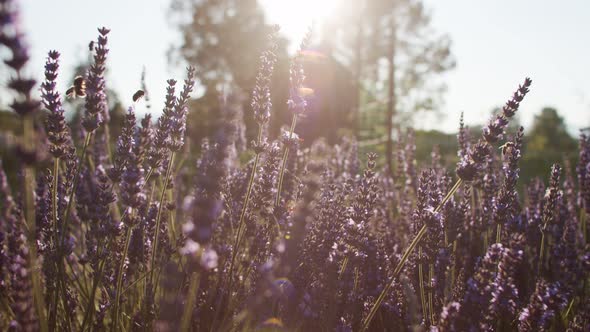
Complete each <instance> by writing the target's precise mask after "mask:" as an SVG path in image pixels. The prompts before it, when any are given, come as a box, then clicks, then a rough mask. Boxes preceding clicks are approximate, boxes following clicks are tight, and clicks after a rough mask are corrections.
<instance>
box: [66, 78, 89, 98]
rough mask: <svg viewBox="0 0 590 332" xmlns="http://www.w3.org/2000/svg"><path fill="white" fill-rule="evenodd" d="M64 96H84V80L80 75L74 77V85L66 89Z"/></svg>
mask: <svg viewBox="0 0 590 332" xmlns="http://www.w3.org/2000/svg"><path fill="white" fill-rule="evenodd" d="M66 96H67V97H70V98H76V97H86V81H85V80H84V77H82V76H76V78H74V85H72V86H71V87H69V88H68V89H67V90H66Z"/></svg>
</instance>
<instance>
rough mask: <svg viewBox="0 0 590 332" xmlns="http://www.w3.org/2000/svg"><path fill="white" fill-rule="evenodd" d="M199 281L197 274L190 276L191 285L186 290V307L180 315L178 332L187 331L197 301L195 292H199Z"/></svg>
mask: <svg viewBox="0 0 590 332" xmlns="http://www.w3.org/2000/svg"><path fill="white" fill-rule="evenodd" d="M200 280H201V279H200V274H199V273H198V272H193V273H192V275H191V284H190V287H189V290H188V298H187V300H186V305H185V307H184V312H183V314H182V320H181V324H180V331H183V332H184V331H189V327H190V323H191V319H192V315H193V307H194V306H195V303H196V300H197V292H198V291H199V282H200Z"/></svg>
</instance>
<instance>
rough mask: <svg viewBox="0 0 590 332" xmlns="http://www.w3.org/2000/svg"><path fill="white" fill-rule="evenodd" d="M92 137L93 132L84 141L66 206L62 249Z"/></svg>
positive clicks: (61, 238)
mask: <svg viewBox="0 0 590 332" xmlns="http://www.w3.org/2000/svg"><path fill="white" fill-rule="evenodd" d="M91 137H92V132H88V133H86V138H85V139H84V145H83V146H82V154H81V155H80V164H79V165H78V167H77V169H76V174H75V175H74V182H73V184H72V191H71V192H70V195H69V197H68V204H67V205H66V211H65V213H64V218H63V221H62V225H61V234H60V247H61V242H62V241H63V236H64V234H63V233H64V232H65V230H66V229H67V223H68V220H69V217H70V211H71V209H72V202H73V201H74V194H75V193H76V189H77V188H78V180H79V178H80V171H81V170H82V164H83V163H84V159H85V158H86V150H87V149H88V145H90V139H91Z"/></svg>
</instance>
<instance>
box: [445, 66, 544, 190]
mask: <svg viewBox="0 0 590 332" xmlns="http://www.w3.org/2000/svg"><path fill="white" fill-rule="evenodd" d="M531 84H532V80H531V79H530V78H528V77H527V78H526V79H525V80H524V83H523V85H519V87H518V90H517V91H516V92H515V93H514V95H513V96H512V99H510V100H508V102H506V105H505V106H504V107H503V108H502V114H498V115H497V116H496V117H495V119H493V120H491V121H490V123H489V124H488V125H487V126H486V127H485V128H484V129H483V135H482V138H481V139H480V140H479V141H478V142H477V144H476V145H475V146H473V147H472V148H471V149H469V151H468V153H467V154H466V155H463V156H462V157H461V159H460V160H459V163H457V169H456V172H457V175H458V176H459V177H460V178H461V179H462V180H463V181H473V180H474V179H475V177H476V176H477V174H478V173H479V171H481V169H482V168H483V166H484V163H485V162H486V161H487V157H488V156H489V155H490V153H491V151H490V149H491V146H490V144H493V143H495V142H497V141H498V140H500V138H502V136H503V134H504V129H505V128H506V126H507V125H508V122H509V119H510V118H511V117H512V116H514V114H515V113H516V111H517V110H518V107H519V105H520V102H521V101H522V100H523V98H524V96H525V95H526V94H527V93H528V91H529V87H530V85H531Z"/></svg>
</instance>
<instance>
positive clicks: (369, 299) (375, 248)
mask: <svg viewBox="0 0 590 332" xmlns="http://www.w3.org/2000/svg"><path fill="white" fill-rule="evenodd" d="M19 10H21V7H20V6H18V4H17V1H15V0H0V57H1V58H2V60H3V63H4V65H3V67H2V68H3V71H2V75H3V76H4V77H5V79H6V82H7V83H6V86H3V87H2V89H4V90H6V91H5V92H6V94H7V95H8V96H9V100H8V101H7V105H8V107H9V108H10V110H11V112H12V114H15V116H14V118H10V119H13V122H10V123H11V124H10V125H9V126H10V129H11V131H9V132H5V133H3V135H2V136H1V140H0V144H2V145H3V149H5V150H6V151H9V152H8V153H7V154H4V155H3V159H2V160H0V166H3V167H0V330H2V331H43V332H46V331H163V332H165V331H339V332H345V331H441V332H443V331H555V332H557V331H580V332H582V331H590V245H589V244H588V243H589V242H588V236H589V235H590V232H589V231H588V227H587V223H588V219H589V215H590V138H589V137H588V136H586V135H585V134H583V133H581V134H580V135H579V141H578V145H577V148H576V147H574V149H575V153H576V155H575V156H565V155H564V156H559V157H558V159H557V160H551V159H549V158H546V159H544V160H545V161H547V160H550V162H551V163H552V164H553V166H552V167H547V168H546V169H543V174H544V176H543V177H542V178H538V177H534V178H532V179H531V180H530V181H526V182H525V181H523V179H522V176H521V174H522V173H523V172H526V171H527V169H521V168H522V159H523V158H525V157H526V153H527V149H526V148H525V145H526V144H525V142H526V135H525V130H524V128H523V127H521V126H513V125H512V124H513V123H514V122H513V121H516V120H514V119H515V117H516V116H517V115H518V114H520V113H519V108H521V105H523V106H524V105H526V103H527V96H528V94H529V93H532V91H534V89H535V83H536V81H533V80H532V79H531V78H528V77H526V78H525V77H523V78H522V81H520V82H507V84H508V85H509V88H513V93H512V94H511V95H508V96H506V99H505V100H499V101H498V103H499V104H501V103H502V102H504V104H503V106H502V107H501V108H500V109H499V111H498V112H496V113H495V115H494V116H493V117H492V118H491V119H490V120H489V121H488V122H487V123H486V124H485V125H484V126H483V128H482V130H481V131H479V130H476V131H474V130H470V129H469V128H468V127H467V125H466V124H465V123H464V119H463V116H461V117H460V118H457V119H456V122H457V127H458V134H457V135H456V140H455V139H454V143H453V144H456V146H457V147H458V149H457V151H453V152H452V154H451V156H450V157H448V156H446V155H444V154H443V153H441V151H440V150H439V147H438V146H436V145H432V146H428V149H429V151H432V152H431V153H430V155H429V157H427V158H426V160H421V161H417V157H416V153H417V152H416V151H417V146H416V132H415V131H414V130H412V129H411V128H409V127H402V126H400V125H398V124H394V123H390V124H389V134H388V136H389V137H388V140H387V141H388V142H389V143H385V144H386V148H385V149H381V148H376V147H375V145H373V144H368V143H367V142H368V140H366V139H363V137H361V136H362V135H361V134H359V133H358V132H357V133H354V132H353V133H352V134H350V135H341V136H338V137H337V138H336V142H335V143H334V142H333V141H330V140H329V139H314V140H312V141H310V140H309V139H307V138H303V136H304V135H305V133H306V130H307V129H308V128H306V126H308V125H309V121H307V122H306V121H305V120H306V117H308V113H309V112H311V111H310V108H311V107H312V105H313V102H312V101H311V98H310V96H311V95H313V93H314V91H313V89H312V88H310V87H309V85H308V84H307V82H308V79H307V78H306V73H307V72H306V69H307V68H308V64H309V63H310V60H309V59H310V57H313V56H315V57H316V58H317V55H314V53H313V52H312V51H310V50H311V49H312V43H313V42H312V39H313V33H314V31H313V30H310V31H309V33H308V34H307V35H306V36H305V38H304V39H303V40H302V41H301V42H300V45H299V46H298V48H297V50H296V52H295V54H294V56H292V57H290V58H289V62H288V64H287V65H288V67H287V68H288V75H287V76H286V77H283V76H280V75H279V76H276V75H274V74H275V72H276V71H277V68H279V67H280V65H281V61H280V56H279V55H280V54H279V53H281V51H280V44H281V42H282V41H281V37H280V36H279V29H278V27H275V26H272V27H271V28H269V29H267V31H265V34H264V36H262V38H261V40H262V42H261V45H262V47H261V48H260V49H258V50H257V51H256V52H257V53H256V54H257V56H256V62H257V67H256V71H255V73H254V75H255V76H254V77H255V78H254V79H253V89H251V90H250V91H246V92H245V93H239V92H237V90H236V91H234V90H232V89H222V90H219V91H217V92H216V93H215V94H214V98H213V99H214V102H216V103H217V104H216V105H219V107H217V108H216V109H215V113H214V117H215V118H216V119H215V125H214V126H209V127H207V130H208V134H207V135H205V134H203V135H201V136H199V139H198V140H197V139H195V137H196V136H195V135H197V134H195V135H193V134H191V133H189V131H191V130H194V128H200V127H199V125H200V124H202V123H204V121H205V120H204V118H199V117H198V116H190V114H192V113H191V112H193V109H192V108H193V106H194V105H195V104H194V96H195V92H196V90H197V87H198V86H199V84H200V83H202V79H201V76H200V75H201V74H202V69H201V68H200V67H199V65H198V64H197V63H194V64H192V65H191V66H189V67H188V68H186V70H185V72H184V76H183V77H177V78H175V79H169V80H167V81H166V90H165V99H164V100H154V99H153V98H150V92H151V91H148V88H147V87H146V86H145V82H144V81H142V82H138V89H137V90H132V91H127V98H124V102H123V103H124V109H125V111H124V112H123V113H122V116H119V117H115V116H113V114H114V113H112V112H110V106H109V98H111V97H110V96H109V93H108V89H107V87H108V86H109V82H108V79H107V68H108V66H109V60H110V48H111V47H110V44H109V38H111V37H112V36H113V34H116V31H111V30H110V29H109V28H108V27H99V28H98V29H97V30H96V35H95V36H88V39H91V38H93V39H92V40H93V41H92V42H91V43H90V45H88V49H87V50H86V52H88V54H89V59H90V61H89V65H88V66H87V67H85V68H84V70H83V71H82V72H81V73H80V75H79V76H78V75H76V77H74V78H72V79H71V80H69V86H70V87H69V88H68V89H67V91H66V90H64V91H62V90H61V89H60V88H58V84H57V81H58V78H59V77H61V76H60V75H62V69H63V68H62V66H60V63H61V61H62V60H61V57H62V56H61V54H60V50H48V51H47V55H46V62H45V63H34V62H33V61H31V57H30V53H29V49H28V46H27V36H26V35H25V34H24V33H23V31H24V30H23V29H22V27H21V26H20V23H19ZM120 52H125V50H120ZM316 65H317V64H316ZM34 67H38V68H43V70H44V76H43V77H35V76H34V75H32V74H30V73H31V71H30V70H27V68H34ZM147 70H148V71H149V68H147ZM273 75H274V76H273ZM531 76H534V73H531ZM277 78H279V79H282V80H283V81H284V82H280V83H277ZM131 79H134V78H131ZM281 86H285V87H286V89H285V91H286V92H287V93H286V96H285V99H283V100H279V101H277V98H275V97H276V95H275V91H274V89H280V87H281ZM486 93H487V92H486V91H481V94H482V95H483V94H486ZM392 94H393V88H392ZM342 98H344V97H342ZM4 100H5V99H4ZM279 104H280V105H279ZM146 105H150V107H148V108H147V109H148V110H150V112H154V114H153V115H152V114H150V113H146V112H143V111H141V112H140V111H138V109H141V110H144V109H145V108H146ZM277 107H284V108H286V110H287V113H286V114H288V116H287V117H286V118H285V117H284V116H278V115H277V111H276V109H277ZM76 108H77V109H78V113H75V112H76V111H75V109H76ZM154 109H158V110H157V111H154ZM160 109H161V110H160ZM74 113H75V114H79V116H72V115H71V114H74ZM392 114H393V111H392ZM285 119H286V121H284V120H285ZM390 119H391V117H390ZM200 121H203V122H200ZM392 121H393V120H392ZM277 122H281V123H280V124H279V125H278V128H280V130H278V131H277V130H274V129H273V128H274V127H275V126H274V125H273V124H275V123H277ZM7 123H8V122H7ZM203 126H204V125H203ZM334 126H335V125H334ZM394 129H395V130H396V133H397V135H392V134H391V132H392V131H393V130H394ZM326 130H328V129H326ZM197 136H198V135H197ZM386 136H387V135H386ZM379 144H380V143H379Z"/></svg>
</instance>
